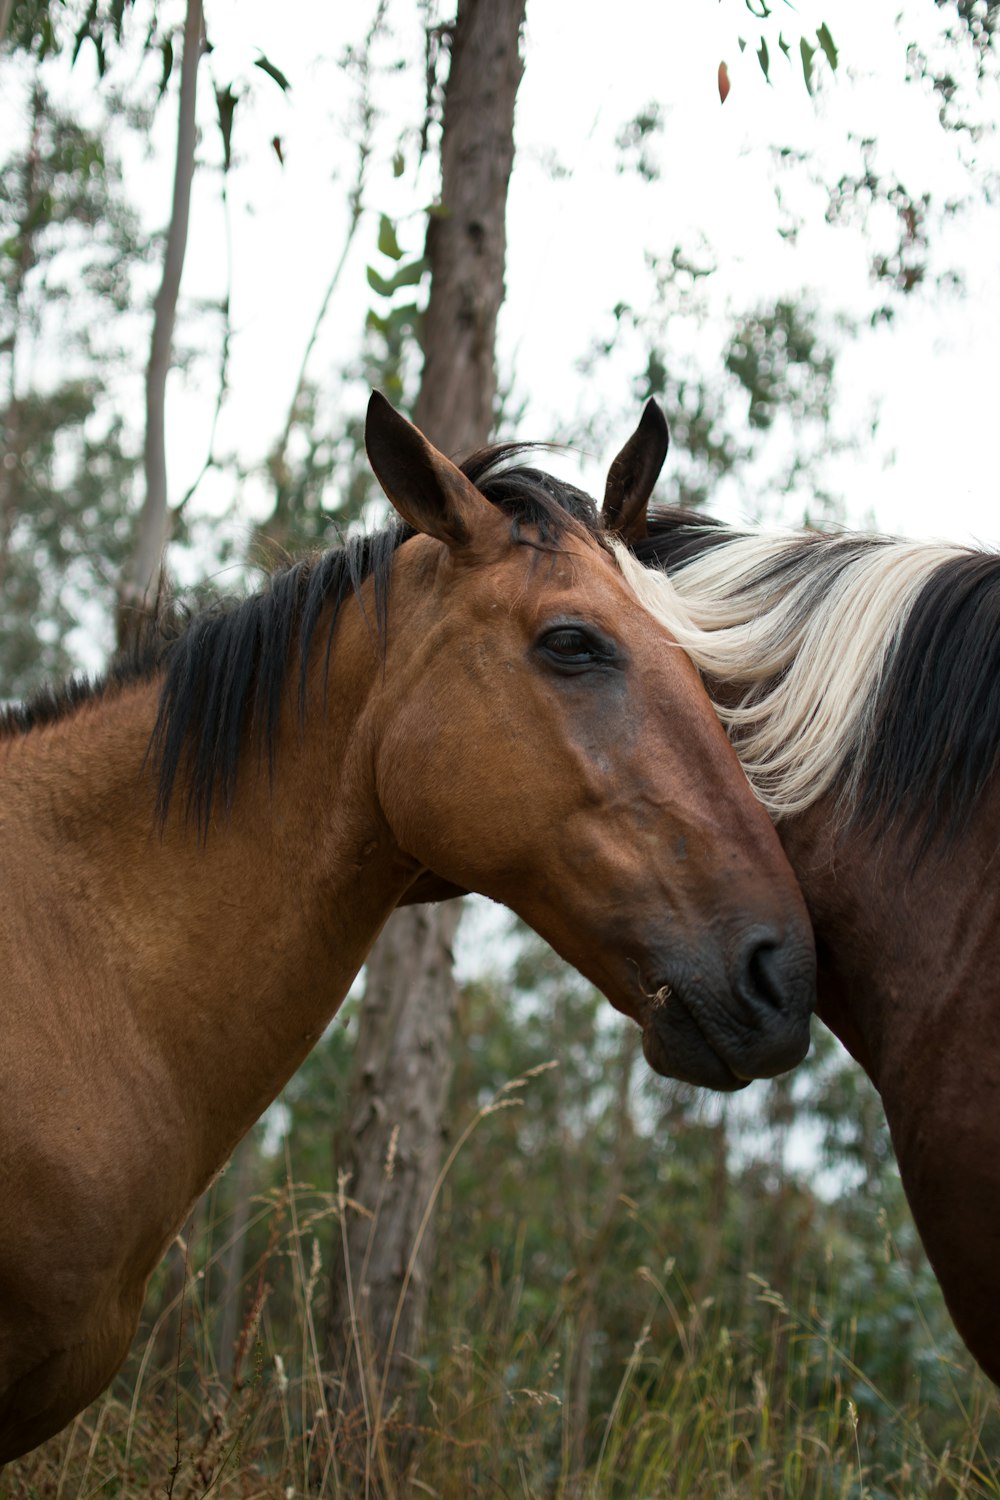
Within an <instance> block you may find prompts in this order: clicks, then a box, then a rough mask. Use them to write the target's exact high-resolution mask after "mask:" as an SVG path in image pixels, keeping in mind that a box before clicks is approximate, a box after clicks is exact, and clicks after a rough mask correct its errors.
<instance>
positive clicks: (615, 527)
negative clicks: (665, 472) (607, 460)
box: [601, 400, 670, 542]
mask: <svg viewBox="0 0 1000 1500" xmlns="http://www.w3.org/2000/svg"><path fill="white" fill-rule="evenodd" d="M669 447H670V433H669V432H668V430H667V419H666V417H665V416H664V415H663V412H662V411H661V410H660V408H659V407H658V406H657V404H656V402H655V401H653V400H649V401H647V402H646V409H645V411H644V412H643V414H642V419H641V420H640V422H639V425H638V427H637V428H636V429H635V431H634V432H633V434H632V436H631V437H630V438H629V440H628V442H627V443H626V444H625V446H624V448H623V449H622V451H621V452H620V453H619V455H618V457H617V458H616V459H615V461H614V463H613V464H612V465H611V468H610V469H609V470H608V482H607V484H606V485H605V488H604V505H603V507H602V508H601V519H602V520H603V522H604V529H605V531H614V532H617V534H618V535H619V536H620V537H622V538H623V539H624V540H625V541H627V542H630V541H637V540H638V539H639V537H643V536H645V535H646V506H647V505H648V503H649V497H650V495H651V494H652V493H653V486H654V484H655V483H656V481H657V479H658V478H659V476H660V470H661V469H662V468H663V460H664V459H665V458H666V456H667V449H668V448H669Z"/></svg>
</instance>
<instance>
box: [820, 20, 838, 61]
mask: <svg viewBox="0 0 1000 1500" xmlns="http://www.w3.org/2000/svg"><path fill="white" fill-rule="evenodd" d="M816 36H817V39H818V41H819V44H820V46H821V47H822V48H823V51H824V53H825V54H826V60H827V62H828V63H829V64H830V67H831V68H832V69H833V71H834V72H835V73H836V71H837V61H838V58H837V48H836V47H835V45H834V41H833V37H832V36H831V35H830V28H829V26H827V24H826V22H825V21H824V22H823V24H822V26H821V27H820V28H819V30H818V31H817V32H816Z"/></svg>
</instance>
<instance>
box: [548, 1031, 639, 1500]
mask: <svg viewBox="0 0 1000 1500" xmlns="http://www.w3.org/2000/svg"><path fill="white" fill-rule="evenodd" d="M639 1043H640V1036H639V1032H638V1030H637V1029H636V1028H635V1027H634V1026H628V1027H625V1028H623V1030H622V1040H621V1052H620V1054H619V1061H618V1087H617V1090H616V1092H615V1109H614V1122H615V1134H614V1146H613V1148H612V1152H611V1161H610V1163H609V1166H608V1176H607V1181H606V1183H605V1187H604V1202H603V1204H602V1206H601V1216H600V1219H599V1221H598V1223H597V1225H596V1226H595V1228H594V1231H593V1234H592V1235H591V1236H590V1237H589V1238H590V1242H589V1244H588V1245H587V1246H586V1247H584V1244H583V1243H582V1237H580V1238H578V1240H577V1244H576V1246H575V1255H574V1259H575V1260H576V1264H577V1271H578V1275H579V1278H580V1295H579V1301H578V1304H577V1314H576V1328H575V1330H574V1331H575V1335H576V1338H575V1343H574V1346H573V1350H572V1353H571V1356H570V1369H569V1371H568V1375H567V1382H566V1384H567V1389H568V1392H569V1401H570V1413H569V1421H570V1450H569V1453H570V1473H571V1475H572V1479H571V1483H573V1484H579V1485H581V1486H582V1475H583V1472H584V1465H585V1463H586V1456H587V1431H588V1419H589V1415H590V1387H591V1383H592V1380H593V1373H594V1335H595V1334H596V1332H597V1313H598V1303H597V1292H598V1285H599V1283H600V1279H601V1274H602V1272H603V1270H604V1267H605V1265H606V1262H607V1258H608V1252H609V1249H610V1246H611V1242H612V1239H613V1236H614V1228H615V1224H616V1222H617V1220H618V1216H619V1212H620V1204H619V1200H620V1197H621V1192H622V1189H623V1187H624V1185H625V1166H626V1161H627V1158H628V1151H629V1146H630V1145H631V1142H632V1139H633V1136H634V1133H635V1132H634V1127H633V1124H632V1078H633V1074H634V1072H635V1064H636V1060H637V1059H638V1056H639ZM566 1166H567V1170H568V1171H572V1163H571V1162H569V1161H567V1163H566Z"/></svg>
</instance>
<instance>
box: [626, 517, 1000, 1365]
mask: <svg viewBox="0 0 1000 1500" xmlns="http://www.w3.org/2000/svg"><path fill="white" fill-rule="evenodd" d="M605 514H606V519H607V521H608V524H609V526H610V527H611V528H612V529H613V530H615V531H617V533H618V535H619V536H620V537H621V538H622V539H623V541H624V542H627V545H628V548H629V549H631V553H632V554H634V556H632V555H630V553H629V551H627V550H626V548H625V546H622V545H619V546H618V547H617V549H616V550H617V552H618V556H619V561H620V564H621V567H622V570H623V572H624V573H625V576H626V577H627V578H628V580H629V582H630V583H631V584H632V586H633V588H634V589H635V591H636V593H637V594H638V595H639V597H640V598H641V599H642V601H643V602H644V603H645V605H646V607H647V608H648V609H649V610H650V611H651V612H652V613H654V614H655V615H656V616H657V618H658V619H660V620H661V622H662V623H663V624H664V625H665V626H666V628H667V629H668V630H670V632H671V633H672V634H673V636H674V638H675V639H676V640H677V641H679V642H680V644H681V645H682V646H683V647H684V649H685V650H686V651H687V652H688V654H689V655H690V657H691V659H692V660H693V661H694V662H695V664H696V665H697V667H698V668H699V671H700V672H701V674H702V676H703V680H704V681H705V682H706V684H707V686H708V688H709V691H710V693H711V695H712V697H713V700H714V701H715V703H716V707H717V709H718V712H719V715H720V717H721V720H722V722H723V724H724V725H725V726H726V728H727V730H728V732H729V735H730V738H731V741H732V743H733V745H734V746H735V748H736V750H737V752H738V754H739V756H740V760H741V761H742V764H743V767H744V769H745V770H746V772H747V775H748V776H749V778H750V781H751V783H752V785H753V786H754V788H755V790H756V792H757V794H758V796H759V797H760V799H761V802H762V804H763V805H764V806H765V807H767V809H768V811H769V812H770V813H771V816H772V817H773V818H774V820H775V822H776V824H777V827H778V831H779V833H780V835H781V840H782V843H783V845H784V847H785V851H786V853H787V854H788V856H789V859H790V860H791V863H792V867H793V869H794V870H795V872H796V874H797V875H798V878H799V881H800V884H801V886H802V890H803V893H804V895H805V898H806V904H807V906H808V907H809V912H810V915H811V917H812V921H813V926H814V931H815V936H816V948H817V959H818V993H819V1001H818V1007H817V1009H818V1014H819V1015H820V1017H821V1018H822V1019H823V1020H824V1021H825V1022H826V1024H827V1025H828V1026H829V1027H830V1028H831V1030H832V1031H834V1032H835V1033H836V1035H837V1036H838V1037H839V1038H840V1040H841V1041H842V1042H843V1044H844V1045H845V1046H846V1047H847V1049H848V1050H849V1051H850V1052H851V1053H852V1054H853V1056H854V1057H855V1058H856V1059H857V1060H858V1062H859V1063H861V1065H862V1067H863V1068H864V1069H865V1071H866V1072H867V1073H868V1075H869V1077H870V1078H871V1079H872V1081H873V1083H874V1084H875V1086H876V1087H877V1089H878V1090H879V1092H880V1094H881V1096H882V1102H883V1105H884V1108H885V1114H886V1119H887V1121H888V1124H889V1129H890V1132H891V1135H892V1140H893V1145H894V1147H895V1151H896V1156H897V1160H898V1162H899V1170H900V1173H901V1176H902V1181H903V1186H904V1188H905V1190H906V1195H907V1198H908V1199H909V1202H910V1206H911V1208H912V1210H913V1216H914V1219H915V1221H916V1224H917V1227H918V1229H919V1232H920V1235H921V1238H922V1240H923V1243H924V1246H925V1248H926V1250H927V1254H928V1257H929V1259H930V1261H931V1264H932V1266H933V1268H934V1271H935V1273H936V1275H937V1278H938V1280H939V1282H940V1284H941V1287H942V1290H943V1292H944V1295H945V1299H946V1301H947V1303H948V1307H949V1310H950V1312H951V1314H952V1317H953V1319H954V1321H955V1325H956V1327H957V1328H958V1330H959V1332H960V1334H961V1335H962V1337H963V1339H964V1340H965V1342H966V1344H967V1345H968V1347H969V1349H970V1350H971V1351H972V1353H973V1354H974V1355H975V1357H976V1359H977V1360H978V1361H979V1363H980V1364H981V1365H982V1367H983V1369H984V1370H986V1372H987V1373H988V1374H989V1375H990V1376H991V1377H992V1378H993V1380H995V1381H997V1382H1000V1211H998V1198H1000V1043H998V1040H997V1037H998V1020H1000V886H998V880H997V874H998V871H997V851H998V848H1000V776H998V772H1000V556H997V555H996V554H995V553H993V552H987V551H982V550H979V549H976V548H972V547H961V546H953V545H949V544H934V543H926V542H912V541H899V540H896V539H893V538H889V537H884V536H875V535H864V534H858V533H852V532H836V533H832V534H821V533H818V532H814V531H800V532H793V533H787V532H786V533H767V532H755V531H748V532H738V531H735V530H731V529H730V528H728V527H726V526H722V525H720V524H719V523H717V522H714V521H712V520H709V519H706V518H705V517H703V516H701V515H698V514H696V513H694V512H689V511H681V510H667V509H664V510H657V511H654V512H652V513H651V514H649V515H647V514H646V511H645V507H643V508H642V509H641V510H639V509H638V508H637V509H636V510H635V511H634V512H632V513H629V512H628V510H627V508H626V510H625V511H623V510H622V508H621V507H620V506H619V505H618V503H617V499H616V497H615V496H613V495H612V496H609V499H608V502H606V506H605Z"/></svg>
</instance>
